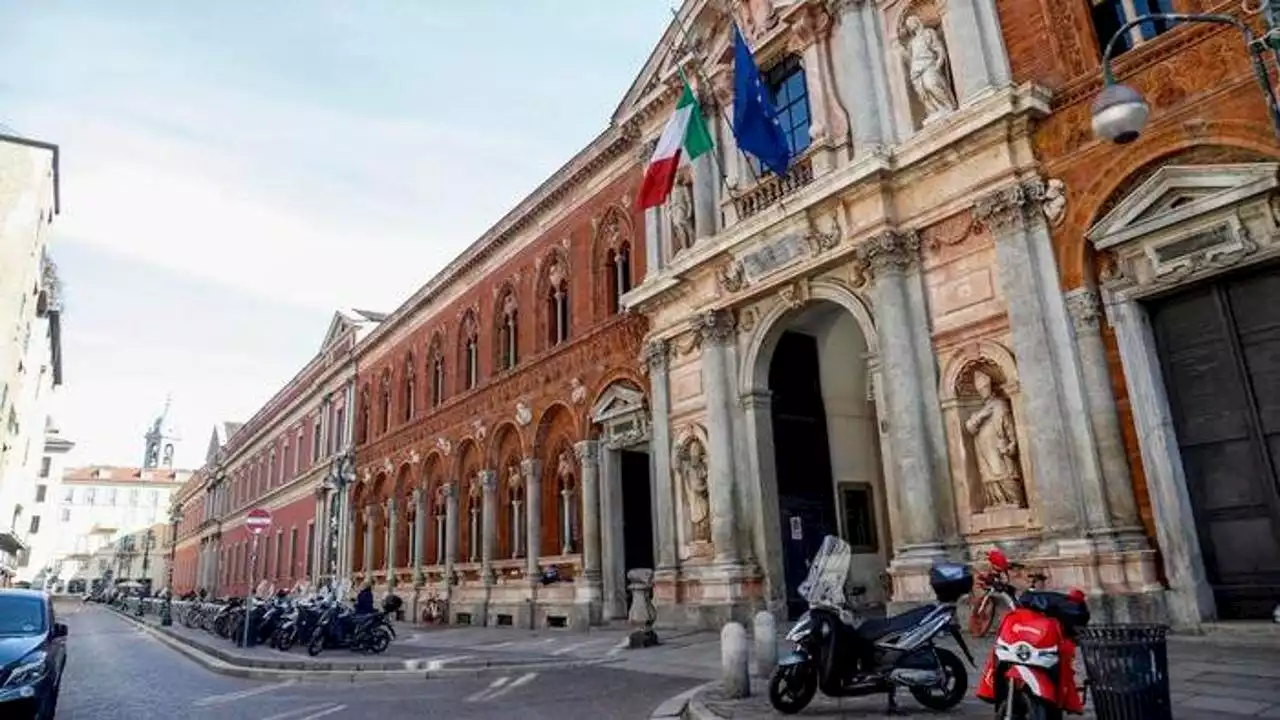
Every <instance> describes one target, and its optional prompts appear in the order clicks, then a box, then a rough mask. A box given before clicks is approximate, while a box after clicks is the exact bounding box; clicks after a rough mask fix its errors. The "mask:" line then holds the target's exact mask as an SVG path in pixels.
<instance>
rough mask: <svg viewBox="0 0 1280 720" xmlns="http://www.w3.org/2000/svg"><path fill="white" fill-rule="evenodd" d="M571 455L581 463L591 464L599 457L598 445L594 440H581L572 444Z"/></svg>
mask: <svg viewBox="0 0 1280 720" xmlns="http://www.w3.org/2000/svg"><path fill="white" fill-rule="evenodd" d="M573 454H574V455H577V456H578V460H579V461H581V462H584V463H585V462H593V461H594V460H595V459H596V458H598V457H600V443H599V442H597V441H595V440H583V441H582V442H577V443H574V444H573Z"/></svg>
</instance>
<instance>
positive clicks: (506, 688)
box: [484, 673, 538, 701]
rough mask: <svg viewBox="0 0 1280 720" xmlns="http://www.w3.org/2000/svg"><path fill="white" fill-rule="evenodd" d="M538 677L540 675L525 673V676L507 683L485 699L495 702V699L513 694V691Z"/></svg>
mask: <svg viewBox="0 0 1280 720" xmlns="http://www.w3.org/2000/svg"><path fill="white" fill-rule="evenodd" d="M536 677H538V673H525V674H524V675H521V676H520V677H518V678H516V679H515V680H513V681H511V682H509V683H507V684H506V685H503V686H502V687H500V688H497V689H496V690H493V691H492V692H490V693H489V694H488V695H486V696H485V697H484V700H486V701H488V700H493V699H495V698H498V697H501V696H503V695H506V694H507V693H509V692H511V691H512V690H515V689H516V688H518V687H520V686H521V685H525V684H528V683H529V682H531V681H532V680H533V679H534V678H536Z"/></svg>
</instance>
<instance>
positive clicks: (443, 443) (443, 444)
mask: <svg viewBox="0 0 1280 720" xmlns="http://www.w3.org/2000/svg"><path fill="white" fill-rule="evenodd" d="M436 449H437V450H439V451H440V454H441V455H444V456H445V457H449V453H450V452H453V445H452V444H451V443H450V442H449V441H448V440H446V439H444V438H442V437H438V438H436Z"/></svg>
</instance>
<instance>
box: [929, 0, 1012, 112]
mask: <svg viewBox="0 0 1280 720" xmlns="http://www.w3.org/2000/svg"><path fill="white" fill-rule="evenodd" d="M994 15H995V7H994V3H993V2H991V0H948V2H947V12H946V13H945V14H944V15H943V16H942V17H943V20H942V25H943V34H944V35H945V36H946V37H945V43H946V46H947V54H948V55H950V56H951V57H950V59H951V67H952V68H954V70H953V71H952V73H951V76H952V78H954V82H955V85H956V99H957V100H959V101H960V103H961V104H963V103H965V102H966V101H968V100H970V99H972V98H973V97H974V96H975V95H977V94H979V93H981V92H982V91H984V90H986V89H988V88H990V87H992V86H993V85H997V84H999V85H1003V84H1006V83H1008V82H1009V70H1008V64H1007V61H1006V60H1005V52H1004V40H1003V38H1002V36H1001V34H1000V32H999V30H998V26H997V30H996V31H995V32H994V33H992V32H991V31H990V25H991V23H990V22H989V19H990V18H989V16H994Z"/></svg>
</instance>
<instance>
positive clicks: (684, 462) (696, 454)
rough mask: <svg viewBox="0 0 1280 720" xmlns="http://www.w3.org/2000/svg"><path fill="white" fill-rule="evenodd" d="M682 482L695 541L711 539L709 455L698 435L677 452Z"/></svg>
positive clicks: (708, 540)
mask: <svg viewBox="0 0 1280 720" xmlns="http://www.w3.org/2000/svg"><path fill="white" fill-rule="evenodd" d="M677 457H678V460H679V469H678V472H679V473H680V478H679V479H680V484H681V486H682V487H683V488H684V492H685V503H686V505H687V506H688V508H689V524H690V526H691V527H692V530H693V541H694V542H710V541H711V499H710V489H709V487H708V485H707V456H706V450H705V449H704V448H703V447H702V441H701V440H699V439H698V438H696V437H693V438H690V439H688V440H687V441H685V443H684V445H683V446H681V448H680V451H679V453H678V454H677Z"/></svg>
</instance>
